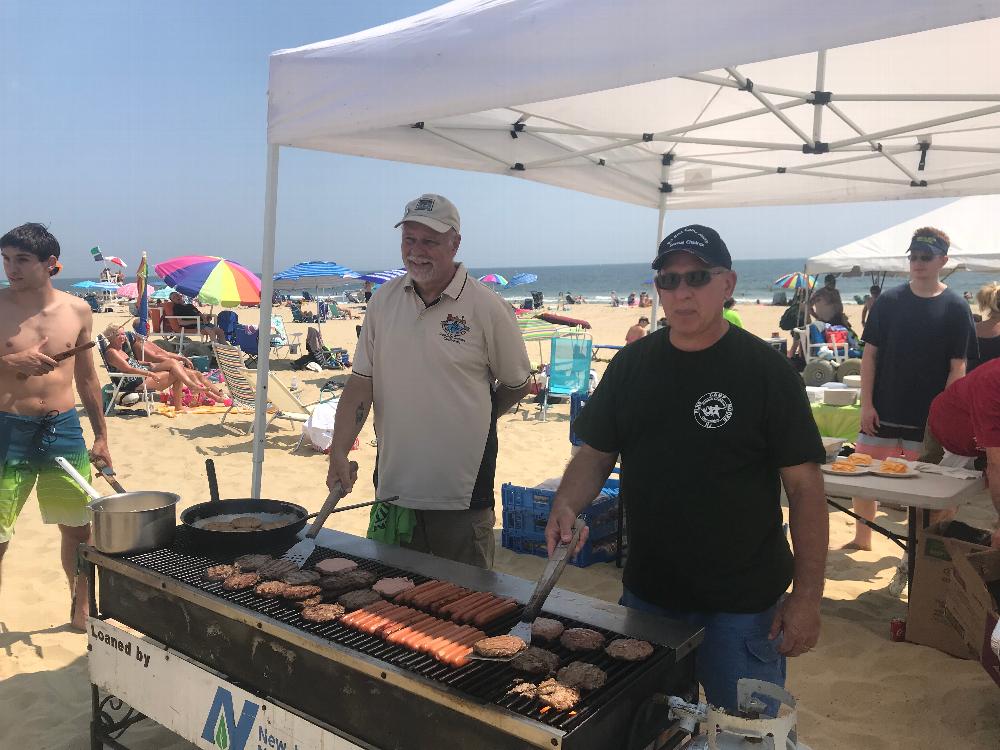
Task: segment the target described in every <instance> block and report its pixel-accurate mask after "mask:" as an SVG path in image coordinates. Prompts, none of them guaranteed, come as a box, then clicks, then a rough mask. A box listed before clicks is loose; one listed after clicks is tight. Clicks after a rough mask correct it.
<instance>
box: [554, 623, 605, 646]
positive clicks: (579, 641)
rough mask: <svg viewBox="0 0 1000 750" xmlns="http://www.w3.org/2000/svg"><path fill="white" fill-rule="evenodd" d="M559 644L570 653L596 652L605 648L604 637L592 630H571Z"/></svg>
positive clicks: (564, 634) (560, 639)
mask: <svg viewBox="0 0 1000 750" xmlns="http://www.w3.org/2000/svg"><path fill="white" fill-rule="evenodd" d="M559 642H560V643H561V644H562V645H564V646H565V647H566V648H568V649H569V650H570V651H594V650H595V649H599V648H601V647H603V646H604V636H603V635H601V634H600V633H598V632H597V631H596V630H591V629H590V628H569V629H568V630H566V631H565V632H563V634H562V635H561V636H560V637H559Z"/></svg>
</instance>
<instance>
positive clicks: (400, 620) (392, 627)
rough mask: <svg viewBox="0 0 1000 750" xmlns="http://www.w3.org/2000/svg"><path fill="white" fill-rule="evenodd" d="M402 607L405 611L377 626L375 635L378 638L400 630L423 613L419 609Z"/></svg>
mask: <svg viewBox="0 0 1000 750" xmlns="http://www.w3.org/2000/svg"><path fill="white" fill-rule="evenodd" d="M404 609H405V610H406V611H405V612H403V613H401V614H400V615H399V616H397V617H395V618H393V619H392V620H391V621H390V622H387V623H386V624H384V625H383V626H382V627H380V628H377V629H376V630H375V635H377V636H378V637H379V638H385V637H386V636H387V635H389V634H390V633H395V632H396V631H397V630H402V629H403V628H405V627H407V626H408V625H409V624H410V623H412V622H415V621H416V620H417V618H418V617H421V616H422V615H423V614H424V613H423V612H421V611H420V610H419V609H413V608H412V607H404Z"/></svg>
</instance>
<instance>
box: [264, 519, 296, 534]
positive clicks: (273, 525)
mask: <svg viewBox="0 0 1000 750" xmlns="http://www.w3.org/2000/svg"><path fill="white" fill-rule="evenodd" d="M290 523H294V522H293V521H289V520H287V519H285V520H282V521H264V523H262V524H261V525H260V530H261V531H270V530H271V529H280V528H282V527H284V526H288V524H290Z"/></svg>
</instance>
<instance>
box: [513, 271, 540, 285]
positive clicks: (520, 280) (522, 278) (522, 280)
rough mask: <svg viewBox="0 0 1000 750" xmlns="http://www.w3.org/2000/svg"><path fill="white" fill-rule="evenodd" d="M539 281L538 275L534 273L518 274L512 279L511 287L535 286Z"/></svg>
mask: <svg viewBox="0 0 1000 750" xmlns="http://www.w3.org/2000/svg"><path fill="white" fill-rule="evenodd" d="M536 281H538V275H537V274H533V273H518V274H515V275H514V276H511V277H510V281H509V282H508V285H509V286H521V285H522V284H534V283H535V282H536Z"/></svg>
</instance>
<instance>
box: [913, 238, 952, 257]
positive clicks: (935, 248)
mask: <svg viewBox="0 0 1000 750" xmlns="http://www.w3.org/2000/svg"><path fill="white" fill-rule="evenodd" d="M948 247H949V244H948V241H947V240H946V239H944V237H941V236H940V235H937V234H931V233H930V232H917V233H916V234H914V235H913V239H912V240H910V247H909V248H908V249H907V250H906V252H908V253H912V252H913V251H914V250H924V251H927V252H931V253H934V255H947V254H948Z"/></svg>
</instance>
